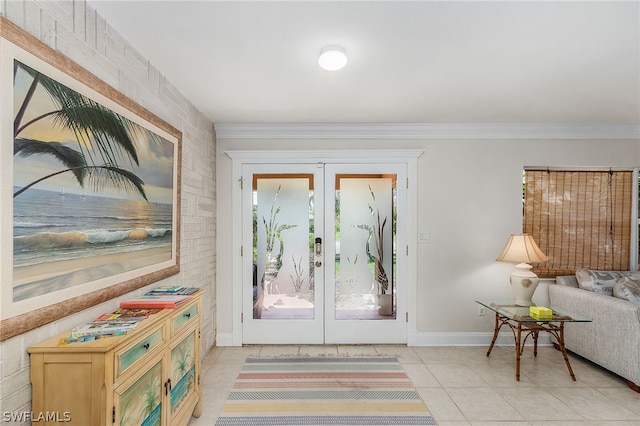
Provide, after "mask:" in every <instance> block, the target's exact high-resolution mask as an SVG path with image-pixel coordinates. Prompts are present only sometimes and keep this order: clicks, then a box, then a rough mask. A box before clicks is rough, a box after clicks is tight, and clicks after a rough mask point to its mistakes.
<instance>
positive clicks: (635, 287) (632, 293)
mask: <svg viewBox="0 0 640 426" xmlns="http://www.w3.org/2000/svg"><path fill="white" fill-rule="evenodd" d="M613 295H614V296H615V297H618V298H620V299H624V300H628V301H630V302H634V303H640V280H638V279H633V278H631V277H622V278H620V280H618V282H617V283H616V285H614V286H613Z"/></svg>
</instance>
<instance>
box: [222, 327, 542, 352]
mask: <svg viewBox="0 0 640 426" xmlns="http://www.w3.org/2000/svg"><path fill="white" fill-rule="evenodd" d="M492 337H493V333H486V332H476V333H453V332H452V333H416V332H415V331H414V332H411V330H409V332H408V336H407V338H408V341H407V346H485V347H487V348H488V347H489V343H490V342H491V338H492ZM531 344H532V342H527V346H529V345H531ZM241 345H242V343H236V342H234V338H233V335H232V333H218V336H217V339H216V346H241ZM551 345H552V342H551V336H548V335H546V334H544V333H543V334H541V335H540V337H539V338H538V346H551ZM496 346H504V347H507V348H508V347H513V346H514V342H513V336H511V335H510V334H507V333H505V334H504V335H499V336H498V339H497V341H496Z"/></svg>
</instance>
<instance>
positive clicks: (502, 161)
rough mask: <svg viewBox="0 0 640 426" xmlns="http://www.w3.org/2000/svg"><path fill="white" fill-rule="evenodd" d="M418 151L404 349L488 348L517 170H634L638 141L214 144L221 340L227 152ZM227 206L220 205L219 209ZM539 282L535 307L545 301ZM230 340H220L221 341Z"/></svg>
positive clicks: (518, 189) (511, 229)
mask: <svg viewBox="0 0 640 426" xmlns="http://www.w3.org/2000/svg"><path fill="white" fill-rule="evenodd" d="M394 148H395V149H424V153H423V154H422V155H421V156H420V158H419V159H418V182H417V185H418V197H417V198H418V200H417V224H418V226H417V228H418V229H416V230H414V232H416V235H417V232H419V231H428V232H429V233H430V242H429V243H418V244H417V251H418V254H417V262H416V263H417V271H416V276H417V283H416V287H417V295H416V296H417V305H418V309H417V312H410V315H415V317H416V321H415V324H416V325H415V328H416V329H415V330H409V343H411V344H415V345H429V344H486V342H488V341H489V340H490V339H487V335H488V333H489V332H490V331H491V330H492V327H493V324H492V318H491V317H490V316H485V317H480V316H478V315H477V313H478V305H477V304H476V303H475V300H476V299H478V298H509V297H510V292H509V288H508V276H509V274H510V273H511V270H512V268H513V264H511V263H506V262H496V261H495V258H496V257H497V256H498V254H500V252H501V251H502V249H503V248H504V245H505V243H506V242H507V239H508V237H509V234H511V233H518V232H521V229H522V169H523V167H525V166H603V167H609V166H616V167H634V166H638V165H640V142H639V141H637V140H622V141H613V140H525V139H521V140H518V139H512V140H495V139H494V140H491V139H476V140H471V139H468V140H460V139H450V140H437V139H424V140H353V139H341V140H336V139H330V140H321V139H306V140H305V139H284V140H282V139H281V140H275V139H253V140H252V139H225V138H223V137H220V138H219V140H218V145H217V149H218V154H217V161H218V162H217V164H218V166H217V167H218V171H217V185H218V200H219V204H218V206H219V209H218V229H219V232H218V242H217V244H218V281H219V283H220V284H219V287H218V298H217V300H218V306H219V310H218V333H219V337H220V336H229V335H231V334H232V333H233V332H236V333H237V331H236V330H233V323H232V319H233V318H238V316H239V314H240V313H239V312H233V306H232V289H231V282H232V275H231V264H232V256H233V253H231V252H230V251H229V250H224V249H223V248H224V247H230V246H231V241H232V239H233V238H239V236H236V235H232V231H231V230H232V220H233V219H234V218H237V217H238V215H234V214H233V212H232V211H231V210H230V206H231V191H232V188H236V190H237V183H236V182H232V181H231V166H232V161H231V159H230V158H229V157H228V156H227V155H226V154H225V151H228V150H265V149H277V150H349V149H352V150H353V149H394ZM223 206H224V207H223ZM547 298H548V295H547V286H546V285H545V284H542V285H541V286H540V287H539V288H538V290H537V292H536V299H538V300H542V301H548V299H547ZM223 341H224V342H228V341H229V339H228V338H226V337H225V338H224V339H220V343H222V342H223Z"/></svg>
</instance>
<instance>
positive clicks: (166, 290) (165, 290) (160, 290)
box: [147, 285, 184, 294]
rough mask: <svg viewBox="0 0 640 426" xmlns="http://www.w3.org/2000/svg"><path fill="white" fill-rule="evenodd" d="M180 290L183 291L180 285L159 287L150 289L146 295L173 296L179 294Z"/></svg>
mask: <svg viewBox="0 0 640 426" xmlns="http://www.w3.org/2000/svg"><path fill="white" fill-rule="evenodd" d="M182 289H184V287H182V286H181V285H176V286H161V287H155V288H152V289H151V290H149V292H148V293H147V294H175V293H179V292H180V291H181V290H182Z"/></svg>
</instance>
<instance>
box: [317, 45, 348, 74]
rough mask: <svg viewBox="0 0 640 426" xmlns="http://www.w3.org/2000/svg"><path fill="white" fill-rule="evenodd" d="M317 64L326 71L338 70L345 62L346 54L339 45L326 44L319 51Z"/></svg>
mask: <svg viewBox="0 0 640 426" xmlns="http://www.w3.org/2000/svg"><path fill="white" fill-rule="evenodd" d="M318 64H319V65H320V67H322V68H324V69H325V70H327V71H336V70H339V69H341V68H342V67H344V66H345V65H346V64H347V54H346V53H345V51H344V49H343V48H342V47H340V46H327V47H325V48H324V49H322V50H321V51H320V57H319V58H318Z"/></svg>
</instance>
